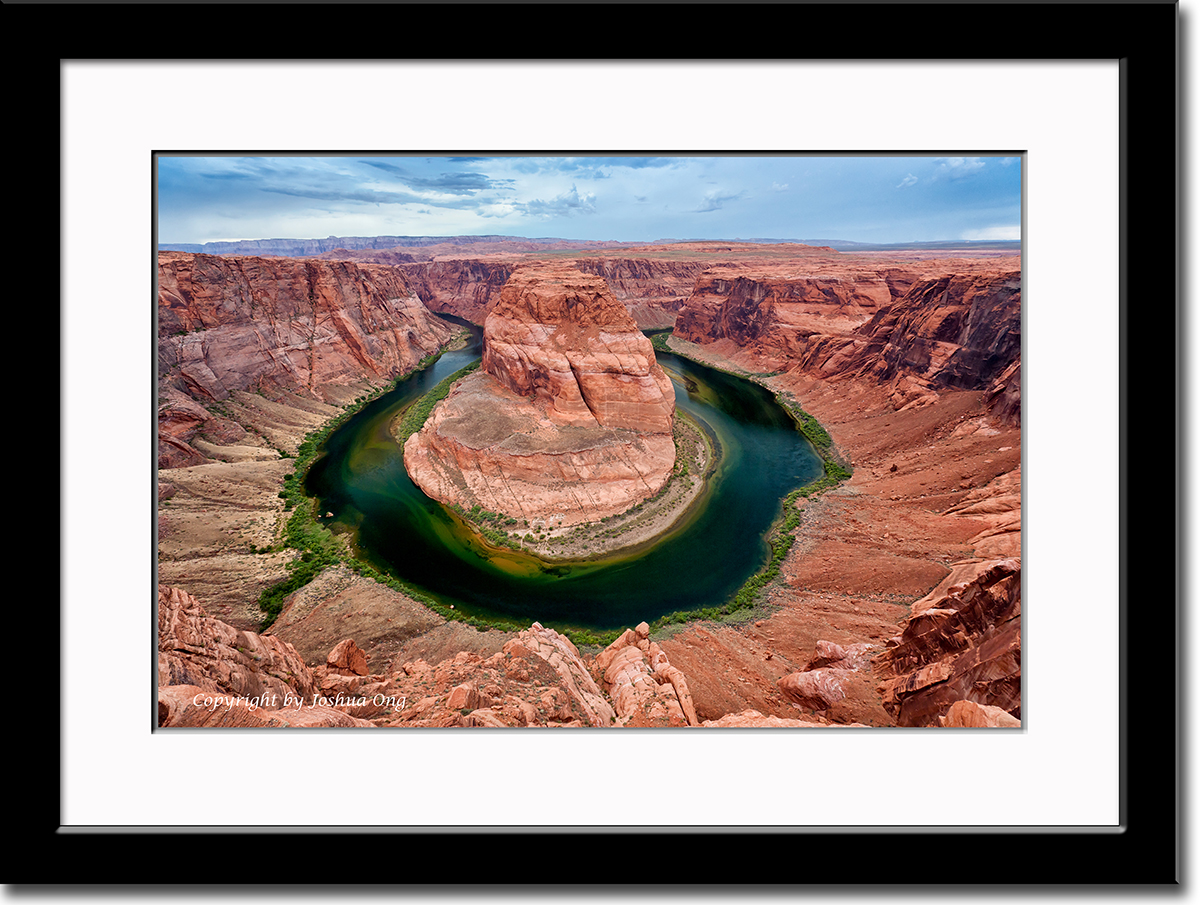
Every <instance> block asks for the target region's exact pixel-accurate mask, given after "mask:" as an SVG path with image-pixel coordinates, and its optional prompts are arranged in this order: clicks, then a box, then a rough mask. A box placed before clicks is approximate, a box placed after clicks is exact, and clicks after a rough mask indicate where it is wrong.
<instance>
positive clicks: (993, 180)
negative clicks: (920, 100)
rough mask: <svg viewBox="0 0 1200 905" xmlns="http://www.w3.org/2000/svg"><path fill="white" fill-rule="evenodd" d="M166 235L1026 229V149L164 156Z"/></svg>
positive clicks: (947, 233) (647, 237)
mask: <svg viewBox="0 0 1200 905" xmlns="http://www.w3.org/2000/svg"><path fill="white" fill-rule="evenodd" d="M156 188H157V210H158V241H159V242H161V243H197V244H202V243H205V242H212V241H228V240H237V239H276V238H289V239H309V238H325V237H327V236H381V235H395V236H456V235H503V236H522V237H530V238H544V237H553V238H564V239H592V240H613V241H622V242H649V241H654V240H658V239H675V240H685V239H729V240H732V239H795V240H806V239H830V240H844V241H853V242H871V243H899V242H931V241H944V240H963V239H970V240H983V239H1019V238H1020V237H1021V235H1020V230H1021V160H1020V158H1019V157H912V156H902V157H882V156H877V157H804V156H765V157H764V156H758V157H756V156H724V157H716V156H709V157H534V156H519V157H517V156H514V157H418V156H382V157H367V156H361V155H347V156H337V157H304V156H279V157H236V156H222V157H184V156H167V155H161V156H159V157H158V158H157V186H156Z"/></svg>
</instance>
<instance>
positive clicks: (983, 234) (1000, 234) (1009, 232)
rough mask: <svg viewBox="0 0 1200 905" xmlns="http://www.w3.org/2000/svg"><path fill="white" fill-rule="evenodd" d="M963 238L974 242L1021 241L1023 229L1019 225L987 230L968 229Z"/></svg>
mask: <svg viewBox="0 0 1200 905" xmlns="http://www.w3.org/2000/svg"><path fill="white" fill-rule="evenodd" d="M962 238H964V239H967V240H969V241H972V242H984V241H993V242H994V241H996V240H997V239H1020V238H1021V227H1020V225H1019V224H1018V225H1017V226H989V227H986V228H985V229H968V230H967V231H966V232H964V233H963V234H962Z"/></svg>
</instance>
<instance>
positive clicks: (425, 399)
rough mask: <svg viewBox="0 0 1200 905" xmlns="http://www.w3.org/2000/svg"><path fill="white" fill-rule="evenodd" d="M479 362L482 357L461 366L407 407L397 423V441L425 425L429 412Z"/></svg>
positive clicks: (404, 438) (476, 366)
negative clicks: (463, 366)
mask: <svg viewBox="0 0 1200 905" xmlns="http://www.w3.org/2000/svg"><path fill="white" fill-rule="evenodd" d="M479 362H480V359H476V360H475V361H473V362H471V364H469V365H467V366H466V367H465V368H459V369H458V370H457V371H455V372H454V373H453V374H451V375H450V376H449V377H447V378H446V379H445V380H443V381H442V382H441V383H439V384H438V385H437V386H435V387H434V388H433V389H432V390H430V391H429V392H428V393H426V394H425V395H424V396H422V397H421V398H420V399H418V400H416V401H415V402H414V403H413V404H412V405H410V406H409V407H408V408H406V409H405V410H404V414H403V415H401V417H400V421H399V423H398V424H397V425H396V430H395V437H396V440H397V442H399V443H400V444H401V445H403V444H404V441H405V440H407V439H408V438H409V437H411V436H412V435H413V434H415V433H416V432H417V431H419V430H420V429H421V428H422V427H424V426H425V421H426V420H427V419H428V418H429V413H430V412H432V411H433V407H434V406H435V405H437V404H438V403H439V402H441V401H442V400H443V399H445V398H446V397H447V396H449V395H450V388H451V387H452V386H454V384H455V383H456V382H458V381H459V380H460V379H462V378H463V377H466V376H467V375H468V374H470V373H471V372H472V371H474V370H475V369H476V368H478V367H479ZM422 366H423V365H422Z"/></svg>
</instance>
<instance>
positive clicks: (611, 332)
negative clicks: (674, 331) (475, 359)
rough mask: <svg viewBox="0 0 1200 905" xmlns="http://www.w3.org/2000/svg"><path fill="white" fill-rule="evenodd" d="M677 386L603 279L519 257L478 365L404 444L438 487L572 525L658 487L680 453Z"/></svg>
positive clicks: (409, 460)
mask: <svg viewBox="0 0 1200 905" xmlns="http://www.w3.org/2000/svg"><path fill="white" fill-rule="evenodd" d="M674 413H675V390H674V387H673V386H672V385H671V381H670V378H668V377H667V375H666V373H665V372H664V371H663V370H662V368H661V367H660V366H659V364H658V362H657V361H656V360H655V357H654V350H653V348H652V347H651V345H650V341H649V340H648V339H647V338H646V337H645V336H644V335H643V334H642V333H641V332H640V331H639V330H638V327H637V324H636V323H635V322H634V320H633V318H632V317H631V316H630V314H629V311H628V309H627V308H626V307H625V306H624V305H623V304H622V303H621V302H619V301H618V300H617V299H616V298H615V297H614V296H613V294H612V292H611V291H610V290H609V288H608V285H607V284H606V283H605V281H604V280H603V279H602V278H601V277H599V276H596V275H594V274H588V273H583V272H581V271H579V270H576V269H574V268H573V267H572V266H570V265H569V264H531V265H526V266H521V267H518V268H516V269H515V270H514V271H513V273H512V275H511V276H510V277H509V279H508V281H507V282H506V283H505V285H504V287H503V289H502V290H501V292H500V295H499V297H498V298H497V299H496V301H495V303H494V305H493V306H492V308H491V309H490V311H489V312H488V315H487V318H486V320H485V322H484V332H483V359H482V363H481V368H480V370H479V371H477V372H475V373H473V374H471V375H469V376H468V377H466V378H465V379H463V380H462V381H461V382H460V383H459V385H458V386H457V387H456V388H455V389H454V390H453V391H452V392H451V393H450V395H449V396H448V397H447V398H446V399H445V400H443V401H442V402H441V403H439V404H438V406H437V407H436V408H435V409H434V411H433V413H432V414H431V415H430V417H429V419H428V421H427V422H426V424H425V426H424V427H423V428H422V429H421V430H420V431H419V432H418V433H416V434H414V435H413V436H412V437H410V438H408V439H407V441H406V442H405V444H404V464H405V467H406V468H407V470H408V473H409V475H410V476H411V477H412V479H413V481H414V482H415V483H416V484H417V485H418V486H419V487H420V488H421V489H422V490H423V491H424V492H425V493H426V494H427V495H428V496H430V497H432V498H434V499H437V500H440V501H441V502H443V503H447V504H458V505H461V506H462V507H463V508H465V509H471V508H472V507H473V506H476V505H478V506H481V507H482V508H484V509H487V510H490V511H493V512H500V513H503V514H505V515H507V516H509V517H512V518H518V519H526V520H530V521H532V520H534V519H542V520H545V521H547V522H553V523H554V524H556V525H562V526H570V525H574V524H581V523H585V522H592V521H596V520H599V519H601V518H603V517H606V516H609V515H615V514H617V513H619V512H623V511H625V510H627V509H629V508H630V507H632V506H634V505H636V504H637V503H639V502H642V501H643V500H645V499H647V498H649V497H651V496H653V495H654V494H655V493H657V492H658V491H659V490H660V489H661V488H662V486H663V485H664V484H665V483H666V481H667V478H668V477H669V476H670V473H671V469H672V467H673V465H674V463H675V444H674V439H673V435H672V421H673V417H674Z"/></svg>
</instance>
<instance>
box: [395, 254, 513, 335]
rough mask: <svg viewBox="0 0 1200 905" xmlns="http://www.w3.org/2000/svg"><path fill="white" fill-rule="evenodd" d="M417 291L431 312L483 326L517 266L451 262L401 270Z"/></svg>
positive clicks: (489, 262) (493, 262) (414, 265)
mask: <svg viewBox="0 0 1200 905" xmlns="http://www.w3.org/2000/svg"><path fill="white" fill-rule="evenodd" d="M401 270H402V272H403V273H404V277H405V279H406V280H408V282H409V283H410V285H412V287H413V291H414V292H416V294H417V296H418V297H419V298H420V299H421V301H422V302H424V303H425V306H426V307H427V308H429V310H430V311H438V312H445V313H446V314H453V315H455V316H456V317H461V318H463V319H464V320H468V321H470V322H471V323H473V324H482V323H483V322H484V319H485V318H486V317H487V310H488V306H489V305H491V304H492V302H494V301H495V300H496V299H497V298H499V296H500V290H501V289H503V288H504V284H505V283H506V282H508V278H509V277H510V276H511V275H512V272H513V265H512V264H505V263H501V262H497V261H472V260H451V261H431V262H428V263H421V264H412V265H408V266H404V267H402V268H401Z"/></svg>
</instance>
